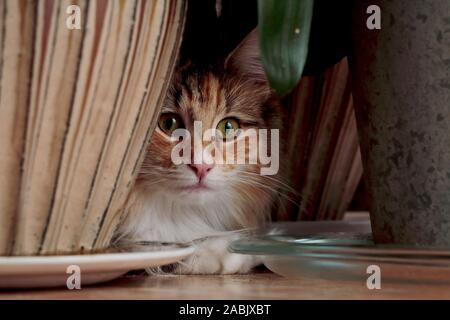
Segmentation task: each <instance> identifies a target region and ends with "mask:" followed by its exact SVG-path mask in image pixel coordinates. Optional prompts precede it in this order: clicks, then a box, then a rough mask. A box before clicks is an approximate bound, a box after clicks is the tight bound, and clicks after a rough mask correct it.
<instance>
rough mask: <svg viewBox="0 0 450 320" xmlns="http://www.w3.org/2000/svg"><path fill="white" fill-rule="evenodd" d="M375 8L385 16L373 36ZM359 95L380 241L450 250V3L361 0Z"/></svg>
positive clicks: (356, 51)
mask: <svg viewBox="0 0 450 320" xmlns="http://www.w3.org/2000/svg"><path fill="white" fill-rule="evenodd" d="M369 5H378V6H379V7H380V8H381V10H382V28H381V30H369V29H368V28H367V27H366V20H367V18H368V17H369V14H367V13H366V9H367V7H368V6H369ZM353 10H354V11H353V52H352V57H351V59H350V61H351V68H352V75H353V89H354V96H355V105H356V113H357V119H358V127H359V133H360V139H361V145H362V154H363V162H364V169H365V179H366V182H367V185H368V188H369V191H370V197H371V203H370V211H371V220H372V227H373V232H374V237H375V240H376V241H377V242H378V243H397V244H415V245H432V246H450V71H449V70H450V1H448V0H412V1H387V0H386V1H383V0H369V1H366V0H364V1H355V6H354V9H353Z"/></svg>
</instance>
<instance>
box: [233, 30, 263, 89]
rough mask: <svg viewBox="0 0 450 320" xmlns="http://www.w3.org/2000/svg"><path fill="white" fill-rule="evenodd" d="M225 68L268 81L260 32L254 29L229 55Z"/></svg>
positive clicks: (259, 80) (257, 79)
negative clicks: (261, 52) (260, 44)
mask: <svg viewBox="0 0 450 320" xmlns="http://www.w3.org/2000/svg"><path fill="white" fill-rule="evenodd" d="M225 69H226V70H230V71H233V72H235V73H237V74H240V75H242V76H248V77H249V78H252V79H254V80H255V81H257V82H267V78H266V74H265V72H264V67H263V64H262V60H261V55H260V51H259V46H258V32H257V29H256V28H255V29H253V30H252V32H250V33H249V34H248V35H247V36H246V37H245V38H244V40H242V41H241V43H240V44H239V45H238V46H237V47H236V48H235V49H234V50H233V51H232V52H231V53H230V54H229V55H228V57H227V58H226V60H225Z"/></svg>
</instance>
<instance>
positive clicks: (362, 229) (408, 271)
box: [230, 221, 450, 283]
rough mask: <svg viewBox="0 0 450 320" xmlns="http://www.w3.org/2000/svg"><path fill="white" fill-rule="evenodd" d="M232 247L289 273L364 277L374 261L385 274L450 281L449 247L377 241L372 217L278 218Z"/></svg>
mask: <svg viewBox="0 0 450 320" xmlns="http://www.w3.org/2000/svg"><path fill="white" fill-rule="evenodd" d="M230 251H232V252H235V253H240V254H251V255H259V256H261V257H262V259H263V262H264V264H265V265H266V266H267V267H268V268H269V269H271V270H272V271H274V272H276V273H279V274H281V275H285V276H295V277H315V278H326V279H333V280H347V279H359V280H364V279H367V278H368V276H369V275H370V274H368V267H369V266H372V265H375V266H378V267H380V270H381V273H382V275H383V279H389V280H398V281H414V282H417V281H418V282H429V281H432V282H434V281H438V282H443V281H444V282H449V283H450V248H449V249H446V248H445V249H443V248H428V247H408V246H393V245H376V244H374V242H373V240H372V236H371V228H370V222H369V221H320V222H284V223H274V224H271V225H270V226H269V227H267V228H266V229H264V230H262V231H261V232H259V233H257V234H255V235H253V236H249V237H247V238H243V239H240V240H237V241H235V242H233V243H232V244H231V245H230ZM369 269H370V268H369ZM364 281H365V280H364Z"/></svg>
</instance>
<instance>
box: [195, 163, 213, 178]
mask: <svg viewBox="0 0 450 320" xmlns="http://www.w3.org/2000/svg"><path fill="white" fill-rule="evenodd" d="M213 167H214V165H212V164H206V163H202V164H190V165H189V168H191V169H192V171H194V173H195V175H196V176H197V178H198V180H199V181H201V180H202V179H203V178H204V177H205V176H206V175H207V174H208V172H209V171H211V169H212V168H213Z"/></svg>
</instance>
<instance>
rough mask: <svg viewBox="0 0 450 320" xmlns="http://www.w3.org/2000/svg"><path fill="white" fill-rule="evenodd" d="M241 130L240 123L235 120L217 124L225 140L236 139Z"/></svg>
mask: <svg viewBox="0 0 450 320" xmlns="http://www.w3.org/2000/svg"><path fill="white" fill-rule="evenodd" d="M239 128H240V126H239V122H238V121H237V120H236V119H235V118H225V119H222V120H221V121H220V122H219V123H218V124H217V130H219V132H220V133H221V134H222V137H223V139H227V138H228V139H230V138H233V137H236V136H237V134H238V130H239Z"/></svg>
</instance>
